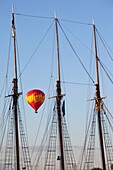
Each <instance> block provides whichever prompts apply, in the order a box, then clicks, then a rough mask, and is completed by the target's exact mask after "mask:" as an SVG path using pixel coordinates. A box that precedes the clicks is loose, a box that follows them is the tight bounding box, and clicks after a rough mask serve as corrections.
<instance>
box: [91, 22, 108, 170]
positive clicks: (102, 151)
mask: <svg viewBox="0 0 113 170" xmlns="http://www.w3.org/2000/svg"><path fill="white" fill-rule="evenodd" d="M93 31H94V48H95V57H96V99H95V101H96V110H97V114H98V128H99V139H100V149H101V159H102V166H103V167H102V169H103V170H106V162H105V152H104V142H103V134H102V125H101V115H100V114H101V113H100V103H101V97H100V84H99V71H98V60H99V59H98V55H97V45H96V27H95V24H94V20H93Z"/></svg>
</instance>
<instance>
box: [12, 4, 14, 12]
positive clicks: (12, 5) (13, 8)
mask: <svg viewBox="0 0 113 170" xmlns="http://www.w3.org/2000/svg"><path fill="white" fill-rule="evenodd" d="M12 14H14V5H12Z"/></svg>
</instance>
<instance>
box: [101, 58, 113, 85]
mask: <svg viewBox="0 0 113 170" xmlns="http://www.w3.org/2000/svg"><path fill="white" fill-rule="evenodd" d="M99 63H100V65H101V67H102V68H103V70H104V71H105V73H106V75H107V76H108V78H109V80H110V81H111V83H112V84H113V81H112V79H111V77H110V76H109V74H108V73H107V71H106V70H105V68H104V66H103V65H102V63H101V61H100V60H99Z"/></svg>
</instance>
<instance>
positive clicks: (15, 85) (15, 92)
mask: <svg viewBox="0 0 113 170" xmlns="http://www.w3.org/2000/svg"><path fill="white" fill-rule="evenodd" d="M12 37H13V39H14V79H13V109H14V127H15V146H16V170H20V160H19V134H18V113H17V103H18V96H19V94H18V80H17V61H16V36H15V24H14V8H12Z"/></svg>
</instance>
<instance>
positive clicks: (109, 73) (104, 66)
mask: <svg viewBox="0 0 113 170" xmlns="http://www.w3.org/2000/svg"><path fill="white" fill-rule="evenodd" d="M99 61H100V59H99ZM100 62H101V64H102V65H103V66H104V67H105V68H106V70H107V71H108V72H109V74H110V75H111V76H113V74H112V73H111V72H110V71H109V69H108V68H107V67H106V66H105V65H104V64H103V62H102V61H100Z"/></svg>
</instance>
